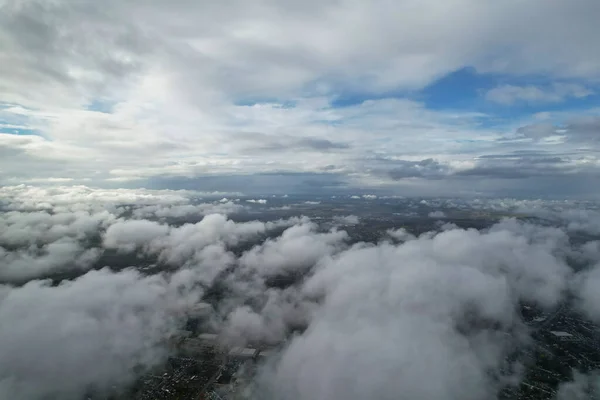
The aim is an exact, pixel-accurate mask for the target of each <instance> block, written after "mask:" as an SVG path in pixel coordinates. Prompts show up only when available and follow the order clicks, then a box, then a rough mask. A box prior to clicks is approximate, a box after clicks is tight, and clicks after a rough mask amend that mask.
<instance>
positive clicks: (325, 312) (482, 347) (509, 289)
mask: <svg viewBox="0 0 600 400" xmlns="http://www.w3.org/2000/svg"><path fill="white" fill-rule="evenodd" d="M507 224H508V225H501V226H498V227H496V228H495V229H493V230H492V231H490V232H488V233H480V232H477V231H474V230H466V231H465V230H461V229H453V230H449V231H445V232H442V233H439V234H437V235H434V236H433V237H431V236H429V235H425V236H423V237H422V238H419V239H415V240H411V241H408V242H406V243H404V244H400V245H391V244H386V243H383V244H380V245H378V246H375V247H373V246H367V247H357V248H352V249H349V250H347V251H344V252H342V253H340V254H339V255H338V256H336V257H334V258H330V259H326V260H324V261H322V263H321V264H320V265H319V267H318V269H317V271H316V272H315V274H314V275H313V276H312V277H311V278H310V279H309V280H308V281H307V282H306V284H305V286H304V290H305V291H306V293H307V294H310V295H312V296H324V301H323V304H322V305H321V307H320V308H319V309H318V311H316V313H315V314H314V315H313V318H312V320H311V322H310V327H309V329H308V330H307V331H306V332H305V333H304V334H303V335H301V336H298V337H296V338H293V339H292V340H291V342H290V344H289V345H288V347H287V348H286V349H285V350H284V352H283V353H282V355H281V359H280V361H279V362H278V363H277V364H276V366H275V367H274V369H273V370H267V371H266V372H265V374H266V375H265V381H264V382H263V384H264V385H266V387H265V389H264V390H266V391H267V393H269V395H271V396H273V398H283V399H287V398H289V399H292V398H293V399H314V398H328V399H338V398H339V399H353V398H364V397H375V398H381V399H387V398H389V399H392V398H397V396H398V393H403V394H404V395H405V397H407V398H429V399H448V398H455V399H469V398H472V399H480V398H488V397H494V396H495V393H496V391H497V390H498V388H499V385H500V382H498V381H495V380H494V379H492V376H491V375H488V374H487V372H486V371H489V370H495V371H499V368H500V367H501V364H502V361H503V360H504V356H503V355H505V354H507V353H506V352H507V351H508V350H509V349H510V348H511V346H513V345H515V343H512V342H511V341H512V340H515V341H516V342H519V341H520V340H525V337H524V336H523V333H524V332H523V331H522V326H521V325H520V322H519V320H518V317H517V314H516V313H515V308H516V306H517V303H518V301H519V300H527V301H533V302H537V303H539V304H540V305H541V306H543V307H552V306H554V305H555V304H556V303H557V302H558V301H559V300H560V299H561V295H562V293H563V291H564V290H565V289H566V282H567V277H568V275H569V268H568V267H567V266H566V264H565V263H564V261H561V260H560V259H558V258H556V257H555V256H554V254H553V250H554V245H555V244H556V241H555V240H553V236H552V235H551V237H550V238H542V237H538V238H536V237H535V235H534V236H533V237H531V238H530V237H529V234H530V233H531V232H528V231H527V230H528V229H529V228H526V227H525V226H523V225H519V224H516V223H510V222H508V223H507ZM532 288H535V289H534V290H533V292H532ZM509 332H510V333H511V335H508V336H507V335H505V334H504V333H509ZM457 364H458V365H459V367H457ZM373 366H376V368H373ZM423 371H427V376H428V377H430V378H431V379H432V382H434V383H433V384H430V385H422V382H421V381H422V380H421V379H420V377H422V374H423V373H424V372H423ZM356 377H361V378H360V379H356Z"/></svg>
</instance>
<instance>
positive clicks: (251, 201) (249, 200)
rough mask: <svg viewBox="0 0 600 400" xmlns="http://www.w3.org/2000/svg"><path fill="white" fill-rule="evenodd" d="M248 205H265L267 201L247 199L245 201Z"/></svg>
mask: <svg viewBox="0 0 600 400" xmlns="http://www.w3.org/2000/svg"><path fill="white" fill-rule="evenodd" d="M246 201H247V202H248V203H255V204H267V200H266V199H248V200H246Z"/></svg>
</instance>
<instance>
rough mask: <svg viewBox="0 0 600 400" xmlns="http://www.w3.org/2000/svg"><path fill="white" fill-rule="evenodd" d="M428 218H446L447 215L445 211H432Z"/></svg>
mask: <svg viewBox="0 0 600 400" xmlns="http://www.w3.org/2000/svg"><path fill="white" fill-rule="evenodd" d="M427 216H428V217H429V218H446V214H445V213H444V212H443V211H432V212H430V213H429V214H427Z"/></svg>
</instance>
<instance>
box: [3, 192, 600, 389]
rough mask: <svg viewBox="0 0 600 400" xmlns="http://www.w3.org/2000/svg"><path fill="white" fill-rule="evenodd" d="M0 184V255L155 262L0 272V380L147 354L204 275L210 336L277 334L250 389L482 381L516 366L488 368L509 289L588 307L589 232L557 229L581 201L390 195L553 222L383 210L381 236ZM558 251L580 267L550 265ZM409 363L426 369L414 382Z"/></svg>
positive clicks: (87, 383) (511, 340) (99, 367)
mask: <svg viewBox="0 0 600 400" xmlns="http://www.w3.org/2000/svg"><path fill="white" fill-rule="evenodd" d="M2 190H5V193H9V194H10V196H8V197H7V199H8V201H7V202H6V203H5V204H6V206H7V207H8V208H9V209H10V210H12V211H8V212H5V213H3V214H2V219H0V220H2V221H4V222H3V223H5V225H4V226H3V227H7V228H9V230H10V232H11V233H10V235H8V236H7V238H11V240H12V242H11V243H12V246H17V247H18V248H12V247H11V248H9V247H8V245H6V247H4V250H2V251H3V252H0V258H2V260H3V261H5V260H9V261H10V262H13V261H12V260H13V259H17V258H18V259H20V260H21V262H25V263H27V265H28V267H27V268H29V269H28V271H32V272H31V275H29V277H28V278H27V279H31V278H35V276H37V274H42V275H43V272H42V271H41V270H38V268H37V267H38V266H39V267H40V268H42V269H43V268H47V267H48V266H53V265H56V264H57V262H54V261H52V260H53V259H59V260H60V259H61V257H62V259H70V260H78V258H80V257H83V254H84V253H85V252H88V251H90V252H91V256H90V261H89V262H90V264H89V265H88V266H87V267H85V268H93V267H96V268H97V267H98V266H97V265H95V264H94V265H93V266H92V264H93V259H94V258H93V257H92V256H93V255H94V254H95V253H94V252H95V251H96V250H98V249H105V251H114V250H117V251H122V252H127V253H128V254H129V255H133V256H135V257H132V258H131V259H132V260H135V259H137V258H138V257H139V258H142V259H144V258H146V257H153V258H156V259H157V261H158V262H159V263H160V264H161V265H163V266H164V265H165V264H168V267H169V268H168V270H169V271H170V272H169V273H167V272H163V273H160V274H157V275H149V276H148V275H144V274H141V273H140V272H138V271H135V270H134V269H125V270H122V271H120V272H114V271H111V270H109V269H100V270H93V271H89V272H87V273H84V272H85V269H84V270H81V273H80V274H77V275H80V276H79V277H77V278H73V279H71V280H65V281H62V282H54V283H51V282H47V281H41V280H31V281H29V282H27V283H21V286H18V287H17V286H10V285H2V286H0V319H1V320H2V321H9V323H4V324H1V325H0V342H2V341H4V342H2V343H3V344H4V345H2V346H0V397H1V396H4V397H7V398H31V399H42V398H45V397H44V396H46V397H47V396H56V397H60V398H65V399H67V400H68V399H70V398H73V399H78V398H80V397H81V396H82V395H83V394H84V393H85V391H86V390H87V389H88V388H90V387H95V388H98V389H101V390H102V389H105V390H108V389H110V388H111V387H112V386H113V385H123V384H126V383H128V382H130V381H131V379H134V378H135V377H136V376H137V373H136V372H134V370H135V369H136V367H137V366H141V367H142V368H141V370H142V371H143V370H145V369H147V368H149V367H151V366H154V365H158V364H160V363H161V362H162V361H163V360H164V357H165V356H166V355H167V354H168V352H167V348H166V344H165V341H166V340H167V339H168V338H169V337H170V336H171V335H172V334H173V333H174V331H175V330H176V329H178V327H179V326H180V322H183V318H184V315H185V313H186V310H188V309H189V308H190V307H191V306H193V305H194V304H195V303H196V302H198V301H200V300H201V297H202V295H203V293H204V288H210V287H211V285H213V284H214V283H215V282H216V280H218V282H219V287H220V288H221V289H222V290H223V293H226V295H225V296H223V298H222V299H215V304H213V306H214V315H211V328H213V329H215V330H216V331H217V332H219V333H220V337H221V339H222V340H223V342H224V343H228V344H236V345H246V344H249V343H250V344H253V345H254V344H258V343H269V344H278V343H281V342H282V341H283V340H286V339H287V341H286V343H285V344H283V345H282V351H281V352H280V354H278V356H277V357H275V358H273V359H272V360H270V363H269V365H267V366H265V369H264V370H262V372H261V373H260V375H259V378H258V382H257V383H258V388H259V390H260V392H259V394H260V397H261V398H278V399H300V400H301V399H315V398H328V399H338V398H340V399H341V398H344V399H354V398H365V397H376V398H382V399H386V398H389V399H393V398H397V396H398V393H399V392H400V391H401V392H402V393H404V394H405V396H406V397H407V398H411V399H412V398H417V399H420V398H428V399H448V398H451V399H464V398H467V399H468V398H473V399H480V398H493V397H495V396H496V395H497V391H498V390H499V389H500V388H501V387H502V386H503V385H504V384H506V383H508V382H510V381H514V380H515V379H517V380H518V377H514V376H512V375H511V376H505V375H503V372H502V371H505V370H506V367H507V364H506V363H507V361H506V360H507V358H506V356H507V354H509V353H510V352H511V351H512V350H514V348H515V346H522V345H525V344H527V343H528V342H529V340H530V339H529V336H528V331H527V329H526V327H525V326H524V324H523V321H521V319H520V314H519V313H518V307H519V304H520V303H521V302H523V301H524V302H529V303H535V304H536V305H538V306H539V307H540V308H543V309H552V308H553V307H555V306H556V305H557V304H559V303H560V302H562V301H563V300H564V299H565V298H566V296H570V295H572V294H574V295H575V296H576V299H577V303H576V304H577V307H578V308H579V310H581V311H582V312H584V313H586V315H588V316H589V317H590V318H592V319H594V320H596V319H598V318H600V316H599V315H600V314H598V307H596V305H597V304H598V303H599V302H598V299H597V297H598V296H597V293H596V292H597V291H596V290H594V288H596V287H597V283H598V282H596V281H597V278H598V277H597V275H598V267H597V266H596V267H594V265H595V264H596V263H597V261H598V255H599V254H600V253H598V251H597V250H598V249H597V248H596V247H597V243H595V241H594V240H591V239H590V240H589V241H588V242H586V243H582V244H581V245H580V244H576V245H575V244H572V243H571V241H570V240H571V239H570V238H569V236H568V233H569V232H590V233H591V232H596V233H597V230H595V229H596V226H595V225H594V221H595V218H596V217H597V215H596V214H597V209H595V208H594V203H589V202H580V201H574V200H569V201H564V200H561V201H549V200H514V199H488V198H480V199H461V198H456V199H448V198H442V199H438V198H430V199H427V200H422V199H397V200H395V201H398V202H399V203H398V204H402V205H403V206H406V208H407V210H413V209H415V208H417V207H429V208H430V209H432V210H436V209H438V210H439V209H443V210H448V213H449V214H450V213H451V211H450V210H459V211H462V212H465V211H469V210H478V211H486V212H490V213H492V211H494V212H501V213H508V212H525V211H526V210H529V211H528V215H537V216H539V217H542V216H544V215H545V217H544V218H546V219H545V221H550V222H553V223H554V222H555V225H556V227H551V226H545V225H535V224H533V223H525V222H521V221H518V220H516V219H504V220H502V221H500V222H499V223H496V224H494V225H492V226H491V227H489V228H487V229H482V230H480V231H478V230H475V229H461V228H459V227H457V226H456V225H450V224H448V225H446V226H444V227H442V228H441V229H439V231H432V232H426V233H424V234H421V235H419V236H415V235H413V234H411V233H409V232H408V231H407V230H406V229H403V228H398V229H392V230H389V231H388V232H387V236H388V237H389V239H388V240H382V241H380V242H378V243H355V244H351V237H350V235H349V233H347V232H346V231H344V230H339V229H336V228H334V229H331V230H325V229H323V228H324V227H326V226H327V227H330V226H331V224H329V223H327V224H326V225H322V226H320V225H318V224H317V223H316V222H315V221H310V220H309V219H308V218H306V217H293V218H289V219H284V220H275V221H267V222H264V221H249V222H235V221H233V220H231V219H230V218H228V217H227V216H226V215H219V214H208V215H205V216H203V218H202V219H201V220H200V221H199V222H195V223H185V224H182V225H180V224H179V222H178V223H177V224H175V223H173V222H172V221H169V219H168V218H170V217H171V216H172V215H173V213H174V214H176V215H179V211H180V210H185V213H184V214H185V215H188V214H187V210H188V207H187V206H193V207H194V210H195V211H202V210H204V207H207V208H208V209H210V208H211V207H213V206H219V205H221V204H225V205H227V204H229V201H228V200H225V201H224V202H223V203H220V202H219V200H216V202H210V203H199V204H196V203H195V201H196V200H197V197H196V196H197V194H195V193H192V192H187V191H158V190H157V191H149V190H140V191H138V192H136V191H134V190H119V191H110V190H101V189H97V190H92V189H89V188H82V187H78V188H74V189H64V188H59V189H49V188H45V189H33V188H30V187H24V186H23V187H16V188H15V187H13V188H8V189H6V188H2ZM365 196H368V197H366V198H367V199H369V198H375V197H376V198H379V196H378V195H365ZM219 198H222V195H220V196H216V197H215V199H219ZM356 198H361V197H359V196H356ZM86 199H87V201H86ZM170 201H173V203H170ZM382 201H391V200H390V199H384V200H382ZM180 207H181V208H180ZM581 209H585V212H584V211H581ZM17 210H18V211H17ZM67 210H71V211H67ZM139 210H142V211H141V212H138V213H136V211H139ZM163 211H164V212H166V213H168V214H169V215H168V216H166V215H165V216H164V217H165V219H161V218H160V217H159V214H160V213H161V212H163ZM146 215H149V216H150V215H151V216H152V219H145V216H146ZM437 217H438V216H437V215H436V218H437ZM148 218H150V217H148ZM335 220H337V221H335ZM7 221H8V222H7ZM531 221H534V219H531ZM334 222H344V223H358V222H359V219H358V217H356V216H353V215H347V216H343V217H338V218H334ZM585 222H589V224H586V223H585ZM17 228H18V229H17ZM2 232H3V233H4V232H5V230H3V231H2ZM348 232H352V230H351V229H348ZM17 233H18V234H17ZM92 237H93V238H95V240H96V242H93V243H95V244H94V246H91V245H90V243H89V242H88V240H89V239H90V238H92ZM3 240H5V239H3ZM2 243H3V244H4V242H2ZM575 256H579V259H580V260H582V262H583V263H584V264H585V268H584V270H583V272H578V273H573V271H572V270H571V268H570V267H569V266H568V265H567V261H566V260H567V257H575ZM28 257H29V258H28ZM84 258H85V257H84ZM23 260H24V261H23ZM134 262H135V261H134ZM53 263H54V264H53ZM2 265H5V263H4V262H3V264H2ZM32 266H35V268H33V267H32ZM588 267H589V268H588ZM592 267H593V268H592ZM52 268H54V267H52ZM76 268H78V267H76ZM6 271H12V270H11V269H0V272H6ZM286 279H287V280H286ZM292 333H293V334H292ZM40 360H41V361H40ZM59 364H60V365H61V368H56V365H59ZM374 366H375V368H374ZM84 367H85V368H84ZM423 371H426V372H427V374H428V376H429V377H431V378H432V382H433V384H431V385H422V384H420V382H421V379H420V377H422V376H423V374H424V372H423ZM357 376H358V377H361V378H360V379H356V377H357ZM67 377H69V379H67ZM65 382H66V383H65ZM564 390H566V389H564ZM269 396H272V397H269Z"/></svg>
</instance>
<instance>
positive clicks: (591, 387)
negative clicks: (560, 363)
mask: <svg viewBox="0 0 600 400" xmlns="http://www.w3.org/2000/svg"><path fill="white" fill-rule="evenodd" d="M598 395H600V381H599V378H598V373H597V371H593V372H592V373H590V374H588V375H584V374H582V373H580V372H577V371H574V372H573V380H572V381H570V382H566V383H562V384H560V386H559V387H558V391H557V393H556V400H568V399H573V400H584V399H594V398H597V397H598Z"/></svg>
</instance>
